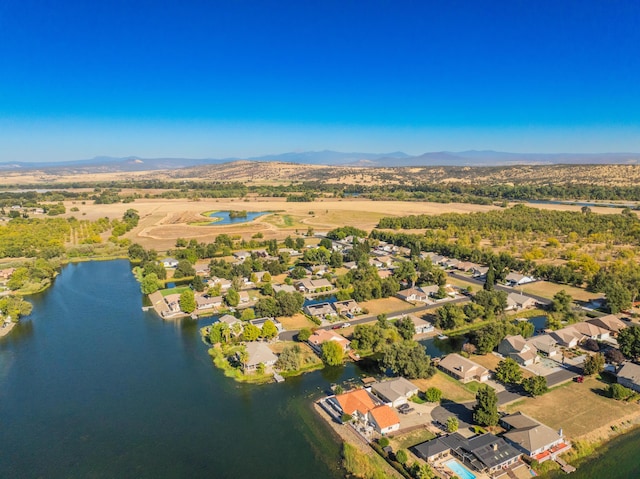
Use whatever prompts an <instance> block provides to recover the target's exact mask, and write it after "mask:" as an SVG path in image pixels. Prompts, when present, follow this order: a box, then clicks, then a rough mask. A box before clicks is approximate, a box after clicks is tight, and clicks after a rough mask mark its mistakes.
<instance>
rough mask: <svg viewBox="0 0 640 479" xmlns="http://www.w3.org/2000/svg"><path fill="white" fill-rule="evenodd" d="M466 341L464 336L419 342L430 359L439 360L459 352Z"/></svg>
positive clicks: (428, 339) (435, 338) (432, 338)
mask: <svg viewBox="0 0 640 479" xmlns="http://www.w3.org/2000/svg"><path fill="white" fill-rule="evenodd" d="M465 341H466V338H465V337H464V336H461V337H456V338H447V339H438V338H437V337H436V336H434V337H431V338H427V339H423V340H422V341H419V342H420V344H422V345H423V346H424V347H425V348H426V349H427V354H428V355H429V356H431V357H432V358H440V357H442V356H446V355H447V354H451V353H456V352H460V350H461V349H462V345H463V344H464V342H465Z"/></svg>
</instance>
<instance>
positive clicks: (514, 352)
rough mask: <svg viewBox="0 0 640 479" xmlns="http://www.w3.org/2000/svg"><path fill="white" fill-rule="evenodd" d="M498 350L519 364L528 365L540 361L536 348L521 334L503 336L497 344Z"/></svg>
mask: <svg viewBox="0 0 640 479" xmlns="http://www.w3.org/2000/svg"><path fill="white" fill-rule="evenodd" d="M498 352H499V353H500V354H502V355H503V356H504V357H505V358H511V359H513V360H515V361H516V362H517V363H518V364H520V366H530V365H532V364H534V363H537V362H539V361H540V357H539V356H538V350H537V349H536V348H535V346H533V345H532V344H530V343H528V342H527V341H526V340H525V339H524V338H523V337H522V336H521V335H519V334H517V335H514V336H507V337H505V338H504V339H503V340H502V341H501V342H500V344H499V345H498Z"/></svg>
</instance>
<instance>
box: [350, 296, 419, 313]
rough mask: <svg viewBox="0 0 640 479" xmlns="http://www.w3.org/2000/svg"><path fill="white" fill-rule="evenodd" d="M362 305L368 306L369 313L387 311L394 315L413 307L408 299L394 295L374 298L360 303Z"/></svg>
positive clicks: (363, 306)
mask: <svg viewBox="0 0 640 479" xmlns="http://www.w3.org/2000/svg"><path fill="white" fill-rule="evenodd" d="M360 306H361V307H362V308H366V309H367V310H368V311H369V314H382V313H385V314H386V315H387V316H394V315H395V313H396V312H402V311H405V310H407V309H411V308H413V306H412V305H411V304H409V303H407V302H406V301H403V300H401V299H399V298H393V297H391V298H381V299H372V300H371V301H365V302H363V303H360Z"/></svg>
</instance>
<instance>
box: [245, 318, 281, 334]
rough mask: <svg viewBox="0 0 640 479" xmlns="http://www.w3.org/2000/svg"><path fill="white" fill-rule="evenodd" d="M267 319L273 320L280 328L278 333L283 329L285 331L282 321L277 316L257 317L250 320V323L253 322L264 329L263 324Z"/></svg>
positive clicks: (277, 327)
mask: <svg viewBox="0 0 640 479" xmlns="http://www.w3.org/2000/svg"><path fill="white" fill-rule="evenodd" d="M267 321H271V322H272V323H273V325H274V326H275V327H276V329H277V330H278V333H281V332H282V331H284V328H283V327H282V323H281V322H280V321H278V320H277V319H276V318H256V319H251V320H249V323H251V324H253V325H254V326H257V327H258V328H260V331H262V326H264V323H266V322H267Z"/></svg>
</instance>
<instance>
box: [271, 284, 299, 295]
mask: <svg viewBox="0 0 640 479" xmlns="http://www.w3.org/2000/svg"><path fill="white" fill-rule="evenodd" d="M272 288H273V292H274V293H277V292H279V291H284V292H285V293H295V292H296V291H297V289H296V288H295V287H294V286H292V285H290V284H274V285H272Z"/></svg>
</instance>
